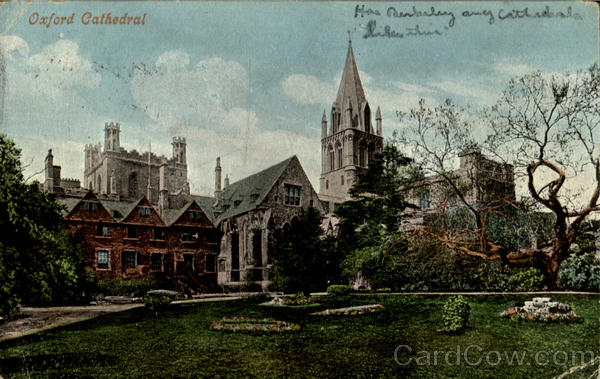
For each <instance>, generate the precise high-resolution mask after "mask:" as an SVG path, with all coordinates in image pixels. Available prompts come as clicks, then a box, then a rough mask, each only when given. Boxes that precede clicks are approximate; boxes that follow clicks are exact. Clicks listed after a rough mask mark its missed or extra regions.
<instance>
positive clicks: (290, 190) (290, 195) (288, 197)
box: [284, 184, 302, 205]
mask: <svg viewBox="0 0 600 379" xmlns="http://www.w3.org/2000/svg"><path fill="white" fill-rule="evenodd" d="M301 191H302V187H300V186H294V185H291V184H286V185H285V200H284V203H285V204H286V205H300V193H301Z"/></svg>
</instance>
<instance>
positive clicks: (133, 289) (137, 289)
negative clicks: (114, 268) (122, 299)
mask: <svg viewBox="0 0 600 379" xmlns="http://www.w3.org/2000/svg"><path fill="white" fill-rule="evenodd" d="M155 286H156V283H155V282H153V281H148V280H137V279H131V280H101V281H99V282H98V292H99V293H102V294H104V295H110V296H136V297H139V296H144V294H145V293H146V292H148V291H149V290H151V289H152V288H154V287H155Z"/></svg>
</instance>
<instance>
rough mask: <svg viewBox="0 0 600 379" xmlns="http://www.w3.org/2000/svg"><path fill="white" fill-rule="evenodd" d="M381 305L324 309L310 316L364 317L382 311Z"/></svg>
mask: <svg viewBox="0 0 600 379" xmlns="http://www.w3.org/2000/svg"><path fill="white" fill-rule="evenodd" d="M383 309H384V308H383V305H381V304H369V305H359V306H356V307H347V308H336V309H326V310H324V311H321V312H314V313H311V315H314V316H331V315H333V316H355V315H364V314H367V313H374V312H379V311H381V310H383Z"/></svg>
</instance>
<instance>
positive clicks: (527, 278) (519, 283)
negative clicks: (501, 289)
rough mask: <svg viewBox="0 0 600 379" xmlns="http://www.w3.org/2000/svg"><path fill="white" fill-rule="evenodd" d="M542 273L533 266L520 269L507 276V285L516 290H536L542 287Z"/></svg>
mask: <svg viewBox="0 0 600 379" xmlns="http://www.w3.org/2000/svg"><path fill="white" fill-rule="evenodd" d="M543 282H544V275H542V273H540V270H538V269H537V268H534V267H529V268H527V269H521V270H518V271H516V272H514V273H513V274H512V275H511V276H510V277H509V278H508V287H509V288H510V289H512V290H516V291H531V290H538V289H540V288H541V287H542V283H543Z"/></svg>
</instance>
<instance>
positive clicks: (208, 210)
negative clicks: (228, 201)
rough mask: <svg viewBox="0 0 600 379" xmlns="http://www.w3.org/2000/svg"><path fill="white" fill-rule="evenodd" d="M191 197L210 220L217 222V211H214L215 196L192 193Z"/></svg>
mask: <svg viewBox="0 0 600 379" xmlns="http://www.w3.org/2000/svg"><path fill="white" fill-rule="evenodd" d="M190 198H191V199H192V200H194V201H195V202H196V203H197V204H198V205H199V206H200V208H202V210H203V211H204V213H205V214H206V216H207V217H208V219H209V220H210V222H212V223H213V224H214V223H215V221H216V220H215V213H214V212H213V205H215V198H214V197H211V196H201V195H190Z"/></svg>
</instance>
